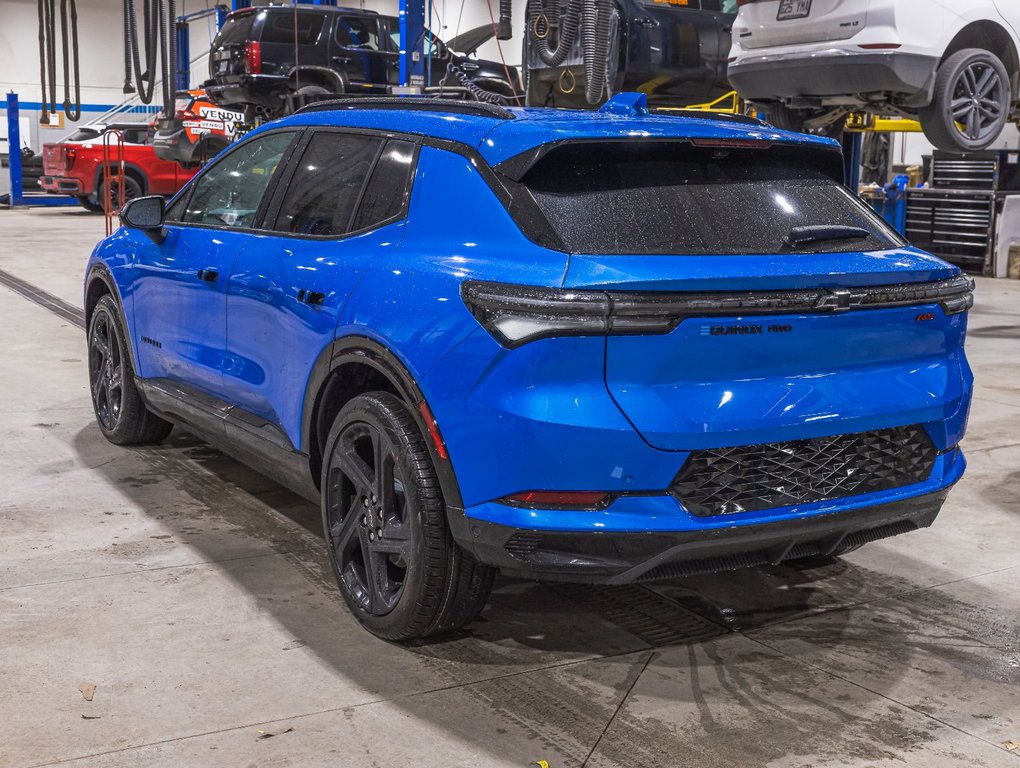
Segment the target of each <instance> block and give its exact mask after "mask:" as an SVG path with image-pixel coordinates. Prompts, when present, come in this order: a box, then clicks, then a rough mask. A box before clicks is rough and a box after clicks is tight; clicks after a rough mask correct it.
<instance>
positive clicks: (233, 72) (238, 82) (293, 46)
mask: <svg viewBox="0 0 1020 768" xmlns="http://www.w3.org/2000/svg"><path fill="white" fill-rule="evenodd" d="M488 29H489V28H488V27H486V28H485V30H482V29H481V28H480V29H478V30H471V31H470V32H465V33H464V34H463V35H461V36H459V37H458V38H455V39H454V40H451V41H450V43H449V44H446V43H443V42H442V41H440V40H439V39H438V38H435V37H430V40H431V41H432V55H431V56H430V57H429V61H430V69H431V73H430V74H431V76H430V78H429V82H430V83H431V84H432V85H434V86H438V85H439V84H440V82H441V81H443V80H444V78H445V80H446V81H445V83H443V85H444V87H448V88H449V89H450V90H451V92H456V91H463V90H464V86H463V85H462V84H461V83H460V82H459V81H458V79H457V78H456V76H455V75H453V74H452V73H451V74H449V75H448V72H447V67H448V65H449V64H451V63H452V64H453V65H454V67H455V68H457V69H459V70H461V72H462V74H463V76H464V77H465V79H466V80H467V81H468V82H469V83H470V86H471V87H472V88H477V89H481V90H482V91H485V92H487V93H494V94H496V95H497V96H501V97H503V98H504V99H506V100H509V101H514V100H515V97H517V96H519V95H521V93H522V88H521V79H520V75H519V74H518V71H517V69H516V67H506V66H504V65H503V64H502V63H500V62H495V61H485V60H482V59H474V58H470V54H472V53H473V52H474V51H475V50H476V49H477V48H478V46H479V45H481V44H482V43H484V42H485V41H486V40H488V39H489V38H491V37H492V33H489V34H488V35H486V34H484V32H485V31H487V30H488ZM478 32H483V34H481V35H479V34H475V33H478ZM399 68H400V28H399V25H398V21H397V18H396V17H394V16H382V15H380V14H378V13H376V12H374V11H361V10H353V9H350V8H321V7H320V8H315V9H305V8H301V9H297V10H295V9H294V8H293V7H291V6H279V7H270V8H247V9H244V10H241V11H237V12H235V13H232V14H230V15H229V16H228V17H227V20H226V22H225V23H224V25H223V27H222V28H221V29H220V32H219V34H218V35H217V36H216V39H215V40H213V44H212V49H211V51H210V54H209V75H210V77H211V79H210V80H209V81H207V82H206V83H205V85H204V87H205V89H206V92H207V93H208V95H209V98H210V100H211V101H212V102H213V103H214V104H217V105H220V106H224V107H232V108H235V109H236V108H241V107H242V106H243V107H247V106H252V107H254V108H255V110H256V111H258V112H260V113H261V114H262V115H263V116H277V115H279V114H281V113H283V112H285V111H286V110H287V106H288V97H291V96H293V95H297V96H299V97H300V99H299V101H300V102H304V101H308V100H309V99H310V98H314V97H317V96H322V95H325V94H330V93H334V94H362V93H368V94H372V93H375V94H384V93H386V92H387V91H388V89H389V87H390V86H393V85H398V84H399V82H400V80H399Z"/></svg>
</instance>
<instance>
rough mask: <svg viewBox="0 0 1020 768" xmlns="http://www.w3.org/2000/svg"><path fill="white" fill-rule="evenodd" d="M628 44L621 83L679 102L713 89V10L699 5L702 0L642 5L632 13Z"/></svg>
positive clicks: (715, 45) (715, 31)
mask: <svg viewBox="0 0 1020 768" xmlns="http://www.w3.org/2000/svg"><path fill="white" fill-rule="evenodd" d="M635 13H636V12H635ZM627 48H628V64H627V74H626V79H625V84H624V88H625V89H627V90H639V89H640V90H642V91H644V92H646V93H648V94H649V96H650V97H651V98H653V99H654V98H655V97H665V98H669V99H671V100H679V101H680V102H681V103H683V102H685V101H686V102H689V103H695V102H697V101H699V100H704V99H705V98H706V97H708V96H709V95H710V94H711V93H712V88H713V86H714V83H715V60H716V58H717V57H718V55H719V42H718V28H717V22H716V20H715V18H714V15H713V14H712V12H711V11H702V10H701V0H690V1H689V3H685V4H683V5H673V4H666V3H664V4H662V5H658V4H656V5H650V4H648V5H642V6H641V7H640V12H639V15H637V16H634V17H632V18H631V19H630V35H629V41H628V46H627Z"/></svg>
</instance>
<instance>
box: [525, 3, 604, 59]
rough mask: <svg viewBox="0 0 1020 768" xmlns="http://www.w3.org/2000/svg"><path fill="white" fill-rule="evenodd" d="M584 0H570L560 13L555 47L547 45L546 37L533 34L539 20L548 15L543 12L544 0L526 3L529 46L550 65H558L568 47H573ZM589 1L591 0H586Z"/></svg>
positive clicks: (568, 51)
mask: <svg viewBox="0 0 1020 768" xmlns="http://www.w3.org/2000/svg"><path fill="white" fill-rule="evenodd" d="M584 2H585V0H570V3H569V5H568V6H567V9H566V11H565V12H563V13H562V14H561V15H560V20H559V30H560V33H559V39H558V40H557V42H556V49H555V50H552V49H551V48H550V47H549V40H548V37H547V36H545V35H543V36H539V35H537V34H535V32H536V30H537V29H538V24H539V21H541V19H542V18H546V20H547V21H546V23H547V24H548V16H547V15H546V12H545V0H532V2H531V3H529V4H528V29H529V30H530V32H531V47H532V49H533V50H534V51H535V53H537V54H538V57H539V58H540V59H541V60H542V61H543V62H545V64H547V65H548V66H550V67H558V66H559V65H560V64H562V63H563V61H564V59H566V58H567V54H568V53H570V49H571V48H573V47H574V41H575V40H576V39H577V29H578V26H579V25H580V23H581V9H582V5H583V4H584ZM588 2H591V0H588Z"/></svg>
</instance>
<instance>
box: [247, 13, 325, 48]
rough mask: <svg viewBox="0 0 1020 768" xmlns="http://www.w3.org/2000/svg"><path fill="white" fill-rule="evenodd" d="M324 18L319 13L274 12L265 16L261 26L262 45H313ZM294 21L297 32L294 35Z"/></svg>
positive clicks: (320, 30)
mask: <svg viewBox="0 0 1020 768" xmlns="http://www.w3.org/2000/svg"><path fill="white" fill-rule="evenodd" d="M324 20H325V19H324V17H323V15H322V14H321V13H306V12H303V11H301V12H297V13H295V12H294V11H291V10H282V11H274V12H273V13H270V14H269V15H267V16H266V20H265V22H264V23H263V25H262V42H263V43H290V44H291V45H294V43H295V35H296V42H297V43H298V44H299V45H306V44H308V43H314V42H316V41H317V40H318V39H319V34H320V33H321V32H322V23H323V21H324ZM295 21H296V24H297V31H296V33H295V29H294V27H295Z"/></svg>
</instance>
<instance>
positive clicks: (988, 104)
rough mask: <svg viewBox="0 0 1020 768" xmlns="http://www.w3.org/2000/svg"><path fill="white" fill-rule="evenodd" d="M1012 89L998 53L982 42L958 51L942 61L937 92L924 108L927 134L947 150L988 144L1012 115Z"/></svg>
mask: <svg viewBox="0 0 1020 768" xmlns="http://www.w3.org/2000/svg"><path fill="white" fill-rule="evenodd" d="M1011 90H1012V89H1011V86H1010V79H1009V74H1008V73H1007V72H1006V67H1005V66H1004V65H1003V63H1002V61H1001V60H1000V59H999V57H998V56H996V55H995V54H994V53H992V52H991V51H986V50H983V49H981V48H966V49H964V50H962V51H957V52H956V53H954V54H953V55H952V56H950V57H949V58H948V59H946V60H945V61H944V62H942V64H941V65H940V66H939V71H938V75H937V77H936V80H935V97H934V99H933V100H932V103H931V105H930V106H927V107H925V108H924V109H922V110H921V127H922V128H923V129H924V135H925V136H926V137H927V138H928V141H930V142H931V143H932V144H934V145H935V146H936V147H937V148H938V149H942V150H945V151H947V152H977V151H979V150H982V149H987V148H988V147H989V146H991V144H992V143H994V142H995V140H996V139H998V138H999V136H1000V135H1002V129H1003V128H1004V127H1005V125H1006V121H1007V119H1008V118H1009V113H1010V109H1011V107H1012V96H1011V95H1010V94H1011ZM958 120H959V121H960V123H961V124H962V126H963V127H962V130H961V126H960V125H958V124H957V121H958Z"/></svg>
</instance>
